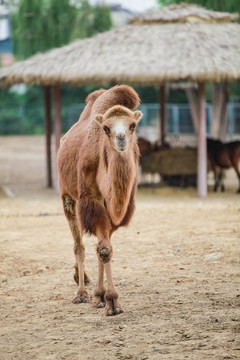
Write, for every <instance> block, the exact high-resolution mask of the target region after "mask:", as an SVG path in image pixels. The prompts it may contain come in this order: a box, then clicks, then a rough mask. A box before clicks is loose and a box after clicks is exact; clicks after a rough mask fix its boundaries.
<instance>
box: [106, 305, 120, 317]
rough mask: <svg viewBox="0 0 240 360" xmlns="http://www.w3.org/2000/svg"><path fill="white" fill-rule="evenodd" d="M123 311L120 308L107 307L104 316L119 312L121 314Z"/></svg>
mask: <svg viewBox="0 0 240 360" xmlns="http://www.w3.org/2000/svg"><path fill="white" fill-rule="evenodd" d="M122 313H123V309H122V308H119V307H117V308H115V309H109V310H108V311H107V312H106V316H115V315H119V314H122Z"/></svg>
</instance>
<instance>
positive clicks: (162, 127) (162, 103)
mask: <svg viewBox="0 0 240 360" xmlns="http://www.w3.org/2000/svg"><path fill="white" fill-rule="evenodd" d="M159 104H160V112H159V115H160V116H159V118H160V124H159V131H160V140H161V145H164V143H165V138H166V84H162V85H161V86H160V92H159Z"/></svg>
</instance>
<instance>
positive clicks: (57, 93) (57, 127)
mask: <svg viewBox="0 0 240 360" xmlns="http://www.w3.org/2000/svg"><path fill="white" fill-rule="evenodd" d="M54 133H55V150H56V159H57V152H58V149H59V146H60V139H61V136H62V118H61V88H60V85H55V86H54ZM54 188H55V190H56V192H57V193H59V184H58V172H57V161H55V183H54Z"/></svg>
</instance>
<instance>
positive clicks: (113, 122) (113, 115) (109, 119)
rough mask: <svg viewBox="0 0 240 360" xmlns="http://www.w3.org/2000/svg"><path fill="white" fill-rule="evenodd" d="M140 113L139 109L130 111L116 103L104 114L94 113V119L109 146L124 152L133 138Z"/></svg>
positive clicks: (140, 116)
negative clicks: (101, 129)
mask: <svg viewBox="0 0 240 360" xmlns="http://www.w3.org/2000/svg"><path fill="white" fill-rule="evenodd" d="M142 115H143V114H142V112H141V111H139V110H137V111H131V110H130V109H128V108H125V107H124V106H120V105H116V106H113V107H112V108H110V109H109V110H107V112H106V113H105V114H104V115H101V114H98V115H96V117H95V120H96V121H97V122H98V123H99V124H100V126H101V127H102V128H103V131H104V132H105V134H106V137H107V139H108V141H109V142H110V144H111V146H112V147H113V148H114V149H115V150H116V151H118V152H124V151H127V150H128V148H129V146H130V145H131V144H132V142H133V141H134V139H135V136H134V133H135V129H136V126H137V124H138V122H139V120H140V119H141V118H142Z"/></svg>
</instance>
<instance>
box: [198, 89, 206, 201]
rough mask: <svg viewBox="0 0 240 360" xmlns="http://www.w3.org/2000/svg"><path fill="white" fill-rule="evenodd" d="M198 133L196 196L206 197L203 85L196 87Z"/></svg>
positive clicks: (204, 93)
mask: <svg viewBox="0 0 240 360" xmlns="http://www.w3.org/2000/svg"><path fill="white" fill-rule="evenodd" d="M198 100H199V107H198V108H199V131H198V174H197V178H198V195H199V196H200V197H201V198H204V197H206V196H207V139H206V135H207V134H206V92H205V83H199V85H198Z"/></svg>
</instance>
